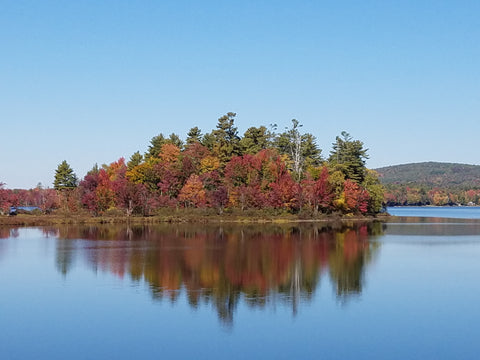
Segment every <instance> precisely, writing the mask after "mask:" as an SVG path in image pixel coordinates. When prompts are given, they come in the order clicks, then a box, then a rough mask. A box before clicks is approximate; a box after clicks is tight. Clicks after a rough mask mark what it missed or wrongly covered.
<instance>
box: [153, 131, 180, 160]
mask: <svg viewBox="0 0 480 360" xmlns="http://www.w3.org/2000/svg"><path fill="white" fill-rule="evenodd" d="M165 144H173V145H175V146H176V147H178V148H179V149H182V147H183V141H182V140H181V139H180V137H179V136H178V135H177V134H175V133H171V134H170V136H169V137H168V138H166V137H165V136H164V135H163V134H162V133H160V134H158V135H157V136H154V137H153V138H152V140H150V146H149V147H148V151H147V152H146V153H145V159H146V160H147V159H150V158H154V159H155V158H158V155H159V154H160V153H161V152H162V147H163V145H165Z"/></svg>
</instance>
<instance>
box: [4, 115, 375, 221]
mask: <svg viewBox="0 0 480 360" xmlns="http://www.w3.org/2000/svg"><path fill="white" fill-rule="evenodd" d="M235 116H236V114H235V113H227V114H226V115H224V116H222V117H221V118H219V119H218V123H217V126H216V128H215V129H214V130H212V131H211V132H209V133H206V134H202V132H201V130H200V129H199V128H198V127H194V128H192V129H190V131H189V132H188V134H187V137H186V140H185V142H184V141H182V139H181V138H180V137H179V136H178V135H177V134H171V135H170V136H168V137H167V136H165V135H163V134H159V135H157V136H155V137H153V138H152V139H151V141H150V145H149V147H148V150H147V151H146V152H145V153H144V154H141V153H140V152H138V151H137V152H136V153H134V154H133V155H132V156H131V157H130V159H129V160H128V161H125V159H124V158H120V159H119V160H117V161H115V162H113V163H111V164H109V165H106V164H105V165H102V166H100V167H99V166H97V165H95V166H94V167H93V168H92V169H91V170H90V171H89V172H88V173H87V174H86V175H85V176H84V178H83V179H82V180H81V181H78V179H77V176H76V175H75V173H74V171H73V169H72V168H71V167H70V165H69V164H68V163H67V161H63V162H62V163H61V164H60V165H59V166H58V168H57V169H56V172H55V180H54V189H55V191H54V192H52V191H51V190H50V189H46V190H45V189H36V190H25V191H23V192H22V191H14V190H7V189H4V188H2V187H1V186H0V206H1V207H2V208H3V209H4V211H5V210H6V209H7V208H8V207H9V206H12V205H22V204H27V203H28V205H36V206H39V207H40V208H41V209H45V210H46V209H61V210H63V211H68V212H81V211H85V210H86V211H88V212H89V213H91V214H93V215H103V214H106V213H109V212H110V213H118V212H122V213H123V214H126V215H135V214H138V215H144V216H148V215H155V213H156V212H157V211H158V210H159V209H162V208H174V209H178V208H211V209H214V210H215V211H216V212H217V213H219V214H221V213H223V212H224V211H231V210H234V209H238V210H242V211H243V210H246V209H272V210H273V211H275V212H278V211H282V212H289V213H299V212H307V213H311V214H312V215H316V214H318V213H332V212H338V213H342V214H376V213H378V212H379V211H380V210H381V209H382V206H383V202H384V188H383V186H382V185H381V184H380V182H379V180H378V178H377V175H376V173H375V172H374V171H371V170H368V169H367V168H366V167H365V160H366V159H367V158H368V156H367V149H365V148H364V146H363V143H362V142H361V141H359V140H354V139H352V137H351V136H350V135H349V134H348V133H346V132H342V134H341V136H337V138H336V139H335V142H334V143H333V147H332V150H331V151H330V154H329V157H328V159H324V158H323V157H322V153H321V149H320V148H319V147H318V145H317V144H316V139H315V137H314V136H313V135H312V134H309V133H302V132H301V127H302V125H301V124H300V123H299V122H298V121H297V120H292V124H291V126H290V127H289V128H285V130H284V131H283V132H279V133H277V132H276V125H273V126H270V128H267V127H265V126H260V127H250V128H249V129H248V130H247V131H246V132H245V133H244V135H243V137H242V136H239V134H238V130H237V127H236V126H235V123H234V121H235ZM37 192H38V193H39V194H41V195H40V196H37V195H35V194H36V193H37ZM34 195H35V196H34Z"/></svg>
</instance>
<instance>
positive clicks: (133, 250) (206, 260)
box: [43, 224, 383, 324]
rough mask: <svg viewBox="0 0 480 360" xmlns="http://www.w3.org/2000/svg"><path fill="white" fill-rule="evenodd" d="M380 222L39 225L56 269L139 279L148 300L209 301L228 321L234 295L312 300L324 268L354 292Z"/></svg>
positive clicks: (251, 300)
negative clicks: (50, 240)
mask: <svg viewBox="0 0 480 360" xmlns="http://www.w3.org/2000/svg"><path fill="white" fill-rule="evenodd" d="M382 231H383V230H382V225H381V224H369V225H367V224H355V225H353V224H351V225H350V226H337V227H333V228H332V227H331V226H321V225H315V224H310V225H304V226H273V225H265V226H228V225H227V226H203V227H199V226H198V225H196V226H193V225H162V226H155V227H151V226H149V227H146V226H130V227H113V226H93V227H60V228H45V229H43V233H44V236H45V237H52V236H55V237H56V238H57V241H56V256H55V258H56V268H57V270H58V272H60V273H61V274H63V275H64V276H66V277H67V276H68V274H69V272H70V271H71V270H72V269H73V268H74V266H75V264H76V263H81V264H87V266H88V268H90V269H92V270H93V271H95V272H97V271H103V272H109V273H112V274H115V275H116V276H119V277H125V276H128V277H129V278H130V279H131V281H133V282H136V283H139V284H142V283H145V284H146V285H147V286H148V289H149V291H150V293H151V296H152V298H153V299H155V300H168V301H171V302H176V301H177V300H178V299H179V297H180V296H181V294H183V293H185V295H186V298H187V299H188V303H189V304H190V305H191V306H192V307H194V308H196V307H198V306H199V305H200V304H211V305H212V306H213V307H214V308H215V310H216V312H217V314H218V316H219V318H220V319H221V320H222V321H223V322H224V323H226V324H231V323H232V321H233V316H234V313H235V310H236V308H237V306H238V304H239V302H241V301H243V302H245V303H246V304H248V305H249V306H251V307H258V308H265V307H267V306H269V304H270V305H274V304H276V303H278V302H282V303H284V304H288V306H291V308H292V312H293V314H296V313H297V311H299V306H300V305H301V304H302V303H304V302H309V301H311V299H312V296H313V294H314V293H315V291H316V288H317V287H318V286H320V282H321V281H320V280H321V279H323V278H322V275H323V274H328V275H327V276H328V277H329V278H330V282H331V284H332V285H333V290H334V292H335V294H336V297H337V299H338V300H339V301H341V302H345V301H347V300H348V299H349V298H350V297H352V296H358V295H360V294H361V293H362V287H363V283H364V273H365V268H366V266H367V265H368V264H369V263H370V262H371V261H372V259H373V257H374V255H375V253H376V252H377V249H378V246H379V244H378V243H377V242H374V241H371V240H372V236H373V235H379V234H381V233H382Z"/></svg>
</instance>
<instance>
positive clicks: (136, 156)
mask: <svg viewBox="0 0 480 360" xmlns="http://www.w3.org/2000/svg"><path fill="white" fill-rule="evenodd" d="M142 161H143V155H142V154H140V151H136V152H134V153H133V155H132V156H130V160H129V161H128V163H127V169H128V170H132V169H133V168H134V167H135V166H138V165H140V164H141V163H142Z"/></svg>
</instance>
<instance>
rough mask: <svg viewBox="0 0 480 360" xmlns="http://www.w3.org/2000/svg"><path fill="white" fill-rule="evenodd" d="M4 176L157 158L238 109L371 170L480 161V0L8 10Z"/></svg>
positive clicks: (3, 41)
mask: <svg viewBox="0 0 480 360" xmlns="http://www.w3.org/2000/svg"><path fill="white" fill-rule="evenodd" d="M0 5H1V6H0V51H1V56H0V121H1V123H0V124H1V125H0V126H1V134H2V136H1V149H0V150H1V151H0V182H4V183H6V184H7V187H8V188H31V187H34V186H36V184H37V183H38V182H42V184H43V185H44V186H46V187H47V186H48V187H51V186H52V182H53V175H54V172H55V169H56V167H57V165H58V164H59V163H60V162H61V161H62V160H67V161H68V162H69V164H70V165H71V166H72V167H73V169H74V170H75V172H76V173H77V175H78V177H80V178H82V177H83V176H84V175H85V173H86V172H87V171H88V170H89V169H91V168H92V166H93V165H94V164H95V163H98V164H99V165H100V164H102V163H110V162H112V161H115V160H117V159H118V158H119V157H121V156H123V157H125V158H126V159H128V158H129V157H130V156H131V154H132V153H134V152H135V151H137V150H139V151H140V152H142V153H143V152H144V151H146V149H147V147H148V145H149V142H150V139H151V138H152V137H153V136H155V135H158V134H159V133H164V134H166V135H168V134H170V133H172V132H175V133H177V134H179V135H180V136H181V137H182V138H185V134H186V132H187V131H188V129H190V128H191V127H193V126H198V127H200V128H201V129H202V131H203V132H204V133H205V132H208V131H210V130H211V129H213V128H214V127H215V126H216V124H217V119H218V118H219V117H220V116H221V115H223V114H225V113H226V112H228V111H233V112H236V113H237V120H236V123H237V126H238V128H239V131H240V132H241V133H242V134H243V132H244V131H245V130H246V129H247V128H248V127H249V126H259V125H268V124H271V123H277V124H278V125H279V128H280V129H282V128H284V127H285V126H288V125H290V121H291V119H292V118H296V119H297V120H299V121H300V123H302V124H303V125H304V127H303V129H304V131H306V132H310V133H312V134H314V135H315V136H316V138H317V140H318V144H319V146H320V147H321V148H322V150H323V154H324V155H328V153H329V151H330V149H331V143H332V142H333V141H334V140H335V136H337V135H339V134H340V132H341V131H343V130H345V131H348V132H349V133H350V134H351V135H352V136H353V137H354V138H355V139H359V140H361V141H363V142H364V143H365V146H366V147H367V148H369V155H370V159H369V161H368V163H367V165H368V167H370V168H375V167H380V166H386V165H394V164H401V163H408V162H420V161H446V162H461V163H468V164H480V157H479V151H478V150H477V146H476V144H477V143H478V139H479V137H480V116H479V115H480V41H479V39H480V16H479V14H480V1H478V0H476V1H461V0H457V1H454V0H452V1H442V0H436V1H433V0H432V1H422V0H415V1H408V0H404V1H389V0H379V1H368V0H363V1H360V0H358V1H320V0H319V1H302V0H297V1H279V0H278V1H262V0H255V1H245V0H243V1H181V0H175V1H122V0H116V1H97V0H92V1H83V0H82V1H47V0H43V1H22V0H16V1H1V0H0Z"/></svg>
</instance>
